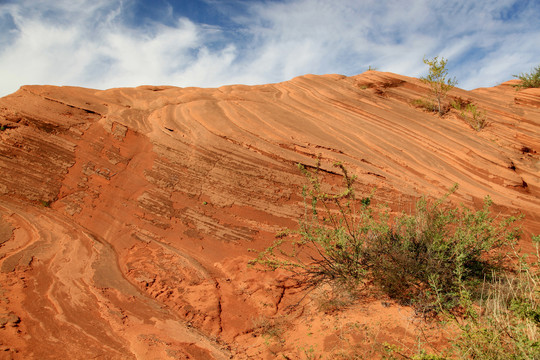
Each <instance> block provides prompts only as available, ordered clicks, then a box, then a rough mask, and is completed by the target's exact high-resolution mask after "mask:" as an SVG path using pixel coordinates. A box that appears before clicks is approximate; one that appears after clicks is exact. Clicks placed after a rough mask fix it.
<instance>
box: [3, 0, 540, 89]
mask: <svg viewBox="0 0 540 360" xmlns="http://www.w3.org/2000/svg"><path fill="white" fill-rule="evenodd" d="M135 1H140V0H110V1H108V0H61V1H59V0H18V1H16V2H14V1H12V2H8V3H5V4H4V5H0V31H1V33H2V34H3V35H4V38H3V39H1V40H0V46H1V47H0V77H1V78H2V82H1V83H0V95H6V94H8V93H11V92H13V91H15V90H16V89H17V88H18V87H19V86H21V85H24V84H53V85H79V86H86V87H96V88H110V87H119V86H137V85H142V84H169V85H177V86H219V85H224V84H232V83H246V84H255V83H268V82H276V81H284V80H288V79H290V78H292V77H294V76H298V75H303V74H306V73H317V74H323V73H343V74H345V75H353V74H357V73H360V72H362V71H364V70H366V69H367V67H368V66H369V65H371V66H376V67H378V68H379V69H380V70H383V71H392V72H397V73H400V74H404V75H409V76H420V75H422V73H423V72H424V71H425V68H426V67H425V65H424V64H423V63H422V58H423V57H424V55H427V56H428V57H432V56H435V55H442V56H445V57H447V58H449V60H450V61H449V67H450V70H451V72H452V73H453V74H454V75H456V76H457V77H458V79H459V80H460V86H461V87H464V88H474V87H479V86H492V85H495V84H497V83H499V82H502V81H505V80H508V79H510V78H511V74H514V73H519V72H523V71H528V70H529V69H530V68H531V67H532V66H534V65H537V64H538V61H539V60H538V59H540V47H538V39H540V23H539V22H538V21H537V19H538V18H539V17H540V4H538V3H537V2H534V1H523V0H500V1H482V2H471V1H469V0H449V1H445V2H434V1H429V0H411V1H406V2H405V1H399V0H390V1H380V0H364V1H357V0H340V1H331V0H288V1H250V2H245V1H237V2H236V1H232V2H227V6H228V8H227V9H228V12H229V13H230V12H231V11H233V16H232V17H231V18H230V19H229V21H230V22H231V23H232V24H234V27H233V28H232V29H230V28H219V27H217V26H215V25H211V24H201V23H198V22H197V21H196V19H187V18H185V17H179V18H174V12H173V9H172V7H170V6H169V7H165V8H163V9H162V17H163V19H167V22H166V24H167V25H165V24H164V23H160V22H158V21H157V20H155V19H154V20H151V19H146V20H144V21H140V19H136V18H135V14H134V13H133V11H132V9H133V5H134V4H135ZM206 1H210V0H206ZM211 4H212V5H213V6H217V7H218V8H219V6H223V5H220V2H212V3H211ZM221 4H223V3H221ZM231 4H233V5H231ZM231 9H233V10H231ZM234 11H236V12H234ZM137 21H139V22H140V23H139V26H137V27H135V26H134V25H133V24H134V23H136V22H137Z"/></svg>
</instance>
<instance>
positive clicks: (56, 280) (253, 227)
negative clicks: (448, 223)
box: [0, 71, 540, 359]
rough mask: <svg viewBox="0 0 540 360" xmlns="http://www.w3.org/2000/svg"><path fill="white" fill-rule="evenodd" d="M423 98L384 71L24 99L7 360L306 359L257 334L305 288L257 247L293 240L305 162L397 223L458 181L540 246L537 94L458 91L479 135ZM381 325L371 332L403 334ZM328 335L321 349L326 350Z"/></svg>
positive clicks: (7, 266) (11, 215) (6, 158)
mask: <svg viewBox="0 0 540 360" xmlns="http://www.w3.org/2000/svg"><path fill="white" fill-rule="evenodd" d="M428 96H429V90H428V89H427V87H426V86H425V85H424V84H422V83H421V82H420V81H418V80H417V79H413V78H408V77H404V76H399V75H395V74H391V73H380V72H375V71H370V72H367V73H364V74H361V75H358V76H354V77H345V76H341V75H325V76H314V75H307V76H303V77H299V78H295V79H293V80H291V81H288V82H284V83H279V84H271V85H263V86H241V85H235V86H225V87H221V88H217V89H200V88H176V87H152V86H142V87H138V88H121V89H111V90H105V91H97V90H91V89H83V88H74V87H52V86H25V87H23V88H21V89H20V90H19V91H18V92H16V93H14V94H12V95H9V96H6V97H4V98H2V99H0V125H1V131H0V139H1V141H0V169H1V172H2V176H1V177H0V244H1V245H0V267H1V268H0V270H1V271H0V279H1V282H0V284H1V285H0V315H1V316H0V320H1V319H3V320H2V321H0V334H2V335H1V336H0V342H1V344H0V346H2V348H3V350H5V351H4V354H1V355H0V356H3V355H5V356H9V357H13V358H40V359H45V358H61V357H67V358H81V359H83V358H103V359H105V358H106V359H134V358H139V359H150V358H152V359H154V358H155V359H161V358H172V359H175V358H180V359H184V358H186V359H226V358H230V357H232V358H238V359H242V358H264V357H267V358H272V356H273V355H272V354H275V353H278V352H279V351H282V353H287V352H288V353H290V354H291V355H290V356H293V357H294V354H295V351H296V353H297V352H298V348H299V347H300V345H299V344H300V341H301V336H298V337H294V336H292V335H291V336H290V337H287V341H284V343H283V344H281V345H280V346H282V348H280V349H279V351H278V350H276V349H273V348H272V347H271V346H270V347H269V346H267V345H265V344H264V341H263V340H261V337H260V336H258V335H257V328H258V327H259V328H260V327H261V326H260V324H258V323H257V322H256V321H254V320H253V319H254V318H261V317H266V318H272V319H275V317H276V315H279V314H281V313H283V312H284V311H285V308H287V307H288V306H289V305H291V304H297V302H298V299H299V296H300V295H299V293H298V291H299V290H298V289H293V288H289V287H287V286H286V282H283V281H281V280H282V279H281V278H280V277H279V276H277V275H276V274H273V273H260V272H257V271H255V270H254V269H250V268H248V267H247V261H248V260H249V259H250V258H252V257H253V254H252V253H250V252H248V249H256V250H261V249H263V248H264V247H265V246H268V245H269V244H270V243H271V241H272V240H273V238H274V234H275V233H276V232H277V231H279V230H281V229H283V228H295V226H296V224H297V221H298V218H299V217H300V216H301V214H302V213H303V199H302V198H301V195H300V189H301V187H302V185H303V184H305V179H304V178H303V176H302V175H301V173H300V172H299V171H298V169H297V166H296V164H298V163H300V164H304V165H306V166H308V167H309V166H314V165H315V163H316V161H317V159H318V158H320V159H321V164H322V169H323V172H324V174H325V178H324V180H325V182H326V183H327V184H328V186H329V189H333V190H335V191H338V190H339V186H340V182H341V177H340V174H339V171H337V170H336V168H335V167H333V164H334V163H335V162H338V161H339V162H341V163H343V164H344V165H345V166H346V168H347V169H348V170H349V172H350V173H352V174H355V175H357V176H358V184H359V191H366V192H369V191H371V189H373V188H376V189H377V190H376V192H375V198H376V199H378V201H381V202H388V203H389V204H390V206H391V207H392V209H394V210H396V211H403V210H404V211H409V210H410V209H411V208H413V206H414V205H413V204H414V200H415V199H416V198H418V197H419V196H421V195H427V196H440V195H442V194H443V193H445V192H446V191H447V190H448V189H449V188H450V187H451V186H452V185H453V184H454V183H458V184H459V185H460V188H459V191H458V192H457V193H456V194H455V195H454V197H453V201H455V202H463V203H465V204H467V205H469V206H471V207H478V206H479V205H480V204H481V201H482V199H483V197H484V196H486V195H490V196H491V198H492V199H493V200H494V202H495V204H496V210H497V211H500V212H501V214H503V215H510V214H512V215H514V214H518V213H523V214H525V216H526V220H525V222H524V224H523V227H524V231H525V237H524V242H523V246H524V248H525V249H527V248H530V246H531V245H530V244H529V242H528V240H530V233H537V234H538V233H540V196H539V195H540V176H539V175H540V154H539V152H540V89H527V90H520V91H519V92H517V91H516V90H515V89H514V88H513V87H512V86H511V83H505V84H502V85H500V86H497V87H494V88H489V89H477V90H474V91H464V90H460V89H454V90H452V92H451V93H450V98H451V99H460V101H462V100H463V101H466V102H473V103H474V104H476V105H477V107H478V108H479V109H482V110H484V111H485V114H486V118H487V120H488V125H487V127H486V128H484V129H483V130H481V131H479V132H476V131H474V130H473V129H471V127H470V126H469V125H468V124H467V123H466V122H465V121H464V120H463V118H462V117H461V115H460V112H459V111H456V110H451V111H450V112H448V113H447V114H445V115H444V116H443V117H439V116H437V115H434V114H433V113H430V112H426V111H424V110H422V109H420V108H417V107H415V106H413V105H412V103H413V101H414V100H415V99H421V98H426V97H428ZM298 306H299V305H298ZM298 306H297V307H298ZM366 306H367V305H366ZM370 306H371V305H370ZM373 306H375V305H373ZM379 310H380V311H381V312H380V313H377V315H373V314H371V315H369V314H367V315H366V314H364V315H361V316H360V315H358V316H360V318H362V316H364V319H368V320H373V316H377V319H379V320H380V319H381V316H382V319H385V318H384V316H388V321H393V320H394V321H395V317H393V315H392V311H394V310H391V309H390V310H388V309H383V310H381V309H379ZM379 310H377V311H379ZM374 311H375V310H374ZM382 311H386V312H387V313H386V315H383V314H382ZM302 316H305V315H302V314H297V315H295V317H293V318H291V319H289V321H290V325H289V330H290V331H291V332H293V330H294V329H296V331H297V332H298V329H299V327H301V326H302V325H301V324H302V323H303V322H304V320H305V318H303V317H302ZM312 316H315V317H317V316H318V315H316V314H315V315H312ZM321 316H322V315H321ZM370 316H371V317H370ZM302 319H304V320H302ZM392 319H393V320H392ZM4 320H5V321H4ZM368 320H366V321H368ZM359 321H360V320H359ZM383 321H384V320H383ZM321 323H324V322H323V321H322V320H321ZM385 329H386V330H384V331H386V332H387V334H388V335H389V336H390V335H391V334H392V331H393V330H392V328H385ZM396 331H397V330H396ZM397 332H398V333H399V334H401V335H400V336H404V337H405V338H406V337H407V336H409V337H410V338H414V336H413V335H414V334H413V333H412V330H407V331H404V330H403V331H402V330H399V331H397ZM291 334H292V333H291ZM327 335H328V336H327ZM327 335H325V334H319V335H317V336H315V337H314V338H316V341H319V342H320V344H321V345H320V350H321V351H330V350H328V349H327V348H326V347H325V346H326V345H328V344H330V343H331V341H330V340H331V336H330V335H331V334H327ZM325 344H326V345H325ZM329 346H330V345H328V347H329ZM9 357H8V358H9Z"/></svg>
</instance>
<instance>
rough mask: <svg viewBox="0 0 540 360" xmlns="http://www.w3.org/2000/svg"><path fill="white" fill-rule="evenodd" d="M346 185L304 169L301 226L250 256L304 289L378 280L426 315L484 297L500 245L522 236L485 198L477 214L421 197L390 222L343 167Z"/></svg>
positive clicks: (317, 168) (389, 291)
mask: <svg viewBox="0 0 540 360" xmlns="http://www.w3.org/2000/svg"><path fill="white" fill-rule="evenodd" d="M336 166H337V167H339V168H341V171H342V172H343V178H344V182H345V190H344V191H343V192H341V193H339V194H329V193H327V192H325V191H323V190H322V184H321V182H320V180H319V171H320V162H319V163H318V164H317V166H316V168H315V170H314V171H308V170H307V169H305V168H304V167H303V166H300V169H301V171H302V172H303V173H304V175H305V176H306V177H307V179H308V180H309V186H306V187H304V189H303V192H302V194H303V197H304V202H305V213H304V216H303V218H302V219H301V220H300V228H299V230H297V231H293V232H290V233H289V234H287V235H283V234H282V235H281V236H280V237H279V238H278V239H277V240H276V241H275V242H274V243H273V244H272V245H271V246H270V247H269V248H267V249H266V250H265V251H263V252H261V253H259V255H258V257H257V258H256V259H254V260H253V261H251V264H252V265H255V264H259V265H262V266H263V267H265V268H266V269H270V270H275V269H285V270H288V271H289V272H290V273H291V277H292V278H295V279H297V280H298V281H300V282H301V283H303V284H305V285H306V286H318V285H321V284H323V283H327V282H334V281H337V282H340V283H342V284H347V285H348V286H349V287H350V288H351V289H353V288H354V287H356V286H358V285H359V284H360V283H361V282H362V281H364V280H366V279H370V280H373V281H374V282H375V284H377V285H378V286H379V288H380V289H381V290H382V291H384V292H385V293H386V294H388V295H389V296H390V297H392V298H395V299H398V300H400V301H401V302H402V303H406V304H412V305H414V306H415V307H416V308H417V309H419V310H420V311H422V312H423V313H426V312H427V313H432V312H440V311H446V310H451V309H454V308H456V307H458V306H461V307H462V308H464V307H465V306H466V305H467V304H468V302H469V301H470V299H471V298H473V297H474V296H476V295H478V294H479V290H478V289H479V286H480V285H481V284H482V280H483V279H484V278H485V277H489V276H491V274H492V273H493V271H494V270H497V269H498V268H499V265H500V262H501V257H500V256H498V255H497V254H496V250H498V249H501V248H502V247H503V246H507V245H509V244H512V243H513V242H514V241H515V240H516V239H517V237H518V236H519V233H518V230H517V229H515V228H513V227H512V223H513V222H514V221H515V220H516V219H515V218H508V219H505V220H496V218H494V217H492V216H491V214H490V212H489V208H490V206H491V204H492V203H491V200H490V199H489V198H486V199H485V202H484V207H483V208H482V209H481V210H479V211H472V210H469V209H468V208H466V207H464V206H461V207H459V208H458V207H451V206H450V205H445V200H446V198H447V196H448V195H449V194H450V193H452V192H453V191H455V190H456V189H457V186H455V187H454V188H453V189H452V190H451V192H449V193H448V194H447V195H446V196H445V197H443V198H441V199H439V200H436V201H428V200H427V199H425V198H422V199H420V200H419V201H418V203H417V205H416V213H415V214H413V215H407V214H400V215H397V216H395V217H394V218H393V219H391V217H390V214H389V212H388V210H381V211H378V212H375V211H373V209H372V204H371V203H372V195H370V196H368V197H364V198H360V199H357V198H356V196H355V192H354V189H353V185H354V181H355V177H354V176H352V177H351V176H349V175H348V173H347V171H346V169H345V168H344V167H343V165H341V164H336Z"/></svg>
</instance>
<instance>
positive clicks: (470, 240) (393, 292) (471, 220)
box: [366, 186, 518, 313]
mask: <svg viewBox="0 0 540 360" xmlns="http://www.w3.org/2000/svg"><path fill="white" fill-rule="evenodd" d="M456 189H457V186H456V187H454V188H453V189H452V190H451V191H450V192H449V193H448V194H447V195H445V196H444V197H443V198H441V199H439V200H436V201H428V200H427V199H425V198H422V199H420V200H419V201H418V202H417V204H416V213H415V214H413V215H406V214H401V215H400V216H397V217H396V219H395V220H394V221H393V223H392V225H390V227H389V231H385V232H382V233H378V234H376V235H375V236H372V237H371V239H370V241H369V244H368V251H367V252H366V253H367V254H368V256H369V263H370V265H371V266H372V275H373V278H374V279H375V281H376V282H377V283H378V284H380V286H381V288H382V289H383V290H384V291H385V292H386V293H387V294H388V295H390V296H391V297H393V298H396V299H399V300H401V301H402V302H403V303H411V304H413V305H415V306H416V307H417V309H418V310H422V312H423V313H426V312H428V313H430V312H433V311H435V312H439V311H442V310H449V309H454V308H456V307H457V306H460V305H461V306H463V305H464V302H466V301H468V299H470V298H471V296H475V295H476V293H477V289H478V286H479V285H480V284H481V283H482V280H483V279H484V277H486V276H490V275H491V273H492V271H493V270H496V269H498V268H499V267H500V264H501V260H502V256H498V255H497V254H495V253H494V250H497V249H501V248H502V247H504V246H507V245H508V244H511V243H512V242H513V241H514V240H515V239H516V238H517V236H518V233H517V230H515V229H512V228H511V226H510V225H511V224H512V222H514V221H515V218H508V219H506V220H503V221H500V222H496V221H495V218H494V217H492V216H491V215H490V211H489V208H490V206H491V204H492V202H491V200H490V199H489V197H487V198H486V199H485V200H484V207H483V209H481V210H479V211H472V210H470V209H468V208H466V207H464V206H462V207H459V208H457V207H451V206H449V205H447V206H445V205H444V202H445V199H446V197H447V196H448V195H449V194H450V193H452V192H454V191H455V190H456Z"/></svg>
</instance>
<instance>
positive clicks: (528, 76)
mask: <svg viewBox="0 0 540 360" xmlns="http://www.w3.org/2000/svg"><path fill="white" fill-rule="evenodd" d="M512 76H513V77H515V78H518V79H519V80H521V83H519V84H517V85H514V87H516V88H518V89H526V88H540V65H538V66H537V67H535V68H534V70H533V71H531V72H530V73H521V74H519V75H512Z"/></svg>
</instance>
